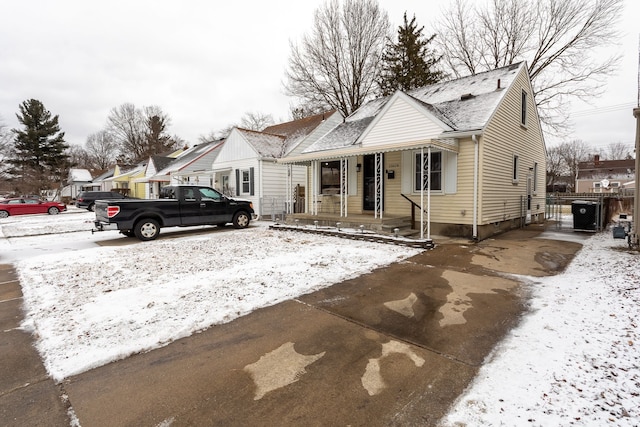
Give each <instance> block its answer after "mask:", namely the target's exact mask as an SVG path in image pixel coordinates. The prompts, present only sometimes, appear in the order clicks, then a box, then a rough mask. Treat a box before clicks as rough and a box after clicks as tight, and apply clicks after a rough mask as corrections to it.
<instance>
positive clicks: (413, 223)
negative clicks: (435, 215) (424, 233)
mask: <svg viewBox="0 0 640 427" xmlns="http://www.w3.org/2000/svg"><path fill="white" fill-rule="evenodd" d="M400 195H401V196H402V197H404V198H405V199H406V200H407V201H408V202H409V203H411V228H412V229H414V230H415V229H416V209H420V205H419V204H417V203H416V202H414V201H413V200H411V199H410V198H409V197H407V196H406V195H405V194H402V193H400ZM422 211H423V212H424V213H427V210H426V209H423V210H422Z"/></svg>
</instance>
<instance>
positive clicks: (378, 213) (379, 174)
mask: <svg viewBox="0 0 640 427" xmlns="http://www.w3.org/2000/svg"><path fill="white" fill-rule="evenodd" d="M382 158H383V156H382V153H376V155H375V162H376V167H375V170H376V173H375V175H376V180H375V181H376V196H375V198H376V203H375V204H376V206H375V211H374V218H380V219H382V206H383V203H384V200H383V190H384V189H383V182H384V175H383V173H384V170H383V169H384V168H383V164H382Z"/></svg>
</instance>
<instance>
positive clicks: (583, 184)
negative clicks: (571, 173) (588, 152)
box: [576, 154, 636, 194]
mask: <svg viewBox="0 0 640 427" xmlns="http://www.w3.org/2000/svg"><path fill="white" fill-rule="evenodd" d="M635 171H636V161H635V159H627V160H600V156H599V155H597V154H596V155H595V156H593V160H589V161H586V162H578V175H577V177H576V192H577V193H605V194H606V193H618V192H620V191H621V190H622V189H623V188H626V187H628V186H629V185H625V184H629V183H631V182H635Z"/></svg>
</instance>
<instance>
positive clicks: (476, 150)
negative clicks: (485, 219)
mask: <svg viewBox="0 0 640 427" xmlns="http://www.w3.org/2000/svg"><path fill="white" fill-rule="evenodd" d="M471 140H473V143H474V157H473V236H472V237H473V240H476V241H477V240H478V169H479V167H478V166H479V163H480V159H479V156H480V149H479V145H480V144H479V141H478V137H477V136H476V135H475V134H473V135H471Z"/></svg>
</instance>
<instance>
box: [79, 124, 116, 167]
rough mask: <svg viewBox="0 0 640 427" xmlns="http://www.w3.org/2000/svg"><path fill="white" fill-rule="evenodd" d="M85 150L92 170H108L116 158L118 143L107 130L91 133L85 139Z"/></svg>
mask: <svg viewBox="0 0 640 427" xmlns="http://www.w3.org/2000/svg"><path fill="white" fill-rule="evenodd" d="M85 150H86V151H87V154H88V155H89V159H90V162H91V165H92V167H93V168H96V169H101V170H104V169H108V168H109V167H111V166H113V165H114V163H115V161H116V158H117V157H118V143H117V142H116V140H115V138H114V136H113V134H112V133H111V132H109V131H107V130H101V131H99V132H96V133H92V134H91V135H89V136H88V137H87V142H86V143H85Z"/></svg>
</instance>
